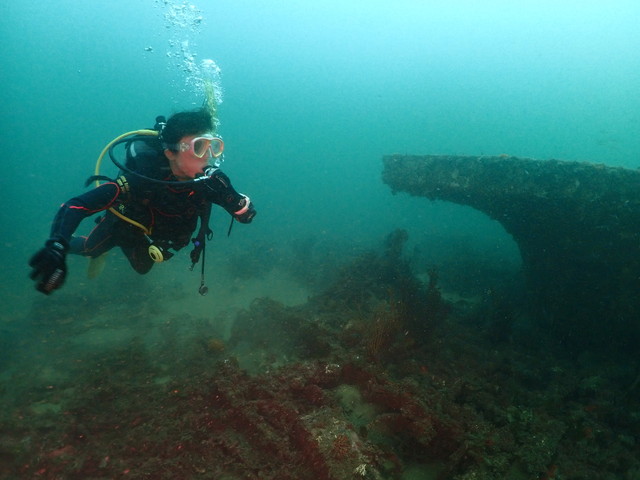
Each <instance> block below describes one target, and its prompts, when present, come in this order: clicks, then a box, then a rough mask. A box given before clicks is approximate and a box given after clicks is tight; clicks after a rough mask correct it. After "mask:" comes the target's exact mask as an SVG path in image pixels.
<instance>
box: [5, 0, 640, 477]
mask: <svg viewBox="0 0 640 480" xmlns="http://www.w3.org/2000/svg"><path fill="white" fill-rule="evenodd" d="M639 24H640V4H638V3H637V2H633V1H624V0H613V1H612V2H607V3H602V2H591V1H585V2H577V1H567V2H551V1H538V2H506V1H498V0H495V1H487V2H471V1H463V0H452V1H449V2H444V1H439V0H434V1H422V2H421V1H417V0H399V1H395V2H383V1H379V0H372V1H360V0H352V1H342V2H339V1H335V0H331V1H322V0H321V1H317V2H294V1H291V0H283V1H274V2H263V1H258V0H246V1H243V0H236V1H231V0H220V1H217V0H206V1H205V0H202V1H200V2H191V1H186V0H185V1H182V2H181V1H178V0H141V1H138V2H126V1H122V0H116V1H112V2H99V3H95V2H80V1H77V0H63V1H58V2H40V1H36V0H24V1H21V2H10V3H9V4H8V5H6V6H5V7H4V13H3V15H2V16H1V18H0V31H1V32H2V38H3V48H2V58H3V60H4V61H3V74H2V78H0V85H2V86H3V88H2V94H1V95H2V102H3V105H4V107H5V114H4V115H2V116H1V117H0V136H1V142H0V144H1V145H3V146H4V152H3V156H2V158H1V159H0V164H1V165H2V167H3V172H4V175H5V180H4V181H3V190H4V198H5V208H4V209H2V212H1V213H0V224H1V225H2V232H3V239H2V244H1V245H2V248H1V249H0V261H1V262H2V267H3V268H2V271H3V273H4V276H5V279H4V281H3V282H0V299H1V300H2V308H1V309H0V312H1V313H0V399H1V401H2V404H3V406H4V408H3V409H2V411H1V412H0V477H1V478H11V479H14V478H15V479H20V478H48V479H71V478H96V479H97V478H139V479H143V478H173V479H175V478H212V479H213V478H215V479H223V478H224V479H258V478H262V479H267V478H274V479H275V478H278V479H284V478H291V479H302V478H318V479H346V478H350V479H351V478H366V479H405V480H408V479H417V478H421V479H448V478H451V479H456V480H470V479H472V478H473V479H492V478H508V479H543V478H544V479H551V478H555V479H563V480H566V479H576V480H577V479H584V478H590V479H634V478H640V461H638V458H640V405H639V403H638V397H639V393H640V358H638V351H637V348H635V349H633V348H627V347H624V348H618V347H619V346H620V345H623V344H625V343H624V342H622V341H621V340H620V339H619V338H613V336H612V337H611V338H608V337H598V338H597V339H593V338H592V339H591V341H590V342H588V343H584V344H583V343H581V342H582V339H583V338H587V337H588V336H589V331H587V332H586V333H585V332H583V331H581V330H582V328H581V327H580V323H579V322H577V323H576V324H575V326H573V325H574V324H572V327H571V328H572V329H574V330H572V331H571V332H569V333H568V334H567V337H566V338H565V337H562V338H560V337H559V336H558V335H557V331H556V330H555V329H554V325H557V322H559V321H561V320H560V319H558V318H555V317H554V315H553V313H552V312H551V310H549V311H546V310H545V309H544V308H539V307H544V305H542V306H540V305H537V308H535V309H532V308H531V298H530V295H529V293H530V292H528V284H527V282H526V279H525V278H524V276H523V272H522V263H523V260H522V257H521V250H520V248H519V246H518V244H517V243H516V241H515V240H514V238H512V237H511V236H510V235H509V234H508V233H507V232H506V231H505V229H504V227H503V226H502V224H501V223H500V222H499V219H492V218H489V217H488V216H487V215H486V214H484V213H482V212H480V211H477V210H474V209H472V208H471V207H468V206H464V205H458V204H454V203H449V202H445V201H439V200H438V201H430V200H428V199H427V198H423V197H419V196H418V197H414V196H409V195H407V194H404V193H397V194H394V192H392V191H391V188H389V186H388V185H386V184H385V183H383V181H382V178H381V173H382V170H383V163H382V158H383V156H384V155H392V154H399V155H427V154H442V155H451V156H467V155H468V156H495V157H500V158H508V157H511V156H513V157H519V158H531V159H537V160H542V161H546V160H551V159H555V160H561V161H570V162H571V161H580V162H589V163H591V164H602V165H606V166H610V167H621V168H625V169H632V170H635V169H638V168H639V167H640V94H639V88H640V55H638V51H639V47H640V30H639V29H638V25H639ZM207 81H209V82H210V83H209V85H213V87H214V89H215V95H216V97H217V99H218V102H219V104H218V113H219V120H220V125H219V127H218V130H217V133H219V134H220V135H221V136H222V138H223V139H224V142H225V161H224V163H223V164H222V169H223V170H224V171H225V172H226V173H227V174H229V176H230V177H231V178H232V179H233V182H234V186H235V187H236V188H237V189H238V190H239V191H240V192H244V193H247V194H248V195H250V196H251V199H252V201H253V202H254V203H255V206H256V208H257V210H258V215H257V216H256V219H255V220H254V222H253V223H252V224H251V225H235V226H234V227H233V230H232V232H231V234H230V235H229V236H227V230H228V228H229V218H228V216H227V215H226V213H224V211H223V210H222V209H218V208H216V207H214V213H213V216H212V226H213V229H214V232H215V234H214V238H213V240H212V242H210V244H209V248H208V249H207V264H206V271H205V276H206V281H207V285H208V286H209V293H208V294H207V295H206V296H201V295H198V286H199V284H200V270H199V268H200V266H199V265H198V267H197V268H195V269H194V271H190V270H189V266H190V265H191V264H190V261H189V255H188V252H187V250H188V248H187V249H184V250H183V251H181V252H179V253H178V254H176V255H175V256H174V257H173V258H172V259H171V260H170V261H169V262H166V263H164V264H161V265H156V266H155V267H154V269H153V270H152V271H151V272H150V273H149V274H148V275H145V276H140V275H138V274H136V273H135V272H133V271H131V269H130V267H129V265H128V263H127V262H126V260H125V259H124V257H123V255H122V254H121V252H120V251H118V250H117V249H114V250H113V251H112V252H110V253H109V255H108V257H107V259H106V265H105V268H104V271H103V272H102V273H101V274H100V275H98V276H97V277H96V278H89V277H88V276H87V266H88V265H87V260H86V259H85V258H81V257H69V258H68V259H67V262H68V268H69V274H68V276H67V280H66V284H65V285H64V287H63V288H62V289H61V290H59V291H56V292H55V293H54V294H53V295H51V296H47V297H45V296H43V295H41V294H40V293H38V292H37V291H36V290H35V289H34V288H33V284H32V282H31V281H30V280H29V278H28V273H29V269H28V265H27V264H28V261H29V258H30V256H31V255H32V254H33V253H34V252H36V251H37V250H38V249H39V248H41V246H42V244H43V243H44V241H45V240H46V239H47V238H48V235H49V229H50V226H51V221H52V219H53V216H54V215H55V213H56V211H57V209H58V208H59V207H60V205H61V204H62V203H63V202H64V201H66V200H68V199H69V198H71V197H73V196H75V195H77V194H79V193H81V192H83V191H85V190H84V189H85V187H84V181H85V180H86V179H87V177H89V176H90V175H91V174H93V171H94V167H95V163H96V159H97V157H98V155H99V153H100V152H101V150H102V149H103V148H104V146H105V145H106V144H107V143H108V142H110V141H111V140H112V139H114V138H115V137H117V136H118V135H121V134H122V133H125V132H128V131H132V130H138V129H143V128H150V127H152V126H153V124H154V122H155V118H156V116H158V115H165V116H167V117H168V116H170V115H171V114H173V113H176V112H179V111H182V110H189V109H195V108H198V107H199V106H201V104H202V102H203V101H204V99H205V91H204V86H205V85H207ZM102 173H104V174H105V175H111V176H114V175H116V174H117V169H116V168H115V167H114V166H113V165H111V164H110V162H108V160H105V162H104V163H103V165H102ZM496 180H499V181H500V183H501V184H504V183H508V179H505V178H500V179H496ZM490 181H491V179H489V182H490ZM639 187H640V184H639ZM89 188H91V187H89ZM513 188H514V189H516V190H517V189H518V188H519V185H518V183H517V182H514V185H513ZM93 225H94V223H93V218H91V219H88V220H86V221H85V222H84V223H83V224H82V225H81V227H80V229H79V233H86V232H88V231H89V230H90V229H91V228H92V226H93ZM638 227H639V228H640V224H639V225H638ZM527 260H530V259H527ZM590 265H591V264H590V262H589V260H588V259H587V260H585V268H589V266H590ZM561 275H562V272H558V276H561ZM612 288H613V287H612ZM629 302H630V305H631V304H634V305H635V303H634V302H635V299H631V298H630V299H629ZM621 311H622V310H621ZM628 311H629V312H633V309H632V308H629V310H628ZM540 312H542V313H540ZM545 312H546V313H545ZM616 315H618V316H623V313H619V314H618V313H617V314H616ZM610 321H611V319H609V318H606V315H604V316H603V318H602V320H601V324H602V325H605V326H606V325H607V324H608V323H609V322H610ZM616 321H618V322H623V324H624V322H628V324H629V327H630V329H631V330H632V331H633V332H636V333H637V331H638V330H640V326H638V324H637V322H638V318H637V317H635V316H634V314H632V313H629V316H628V317H625V318H622V319H621V318H616ZM584 328H585V329H587V330H588V328H589V327H586V326H585V327H584ZM565 333H566V332H565ZM634 335H635V333H634ZM629 338H635V337H633V336H632V335H630V336H629ZM639 338H640V337H639ZM594 345H596V346H595V347H594ZM625 345H626V344H625Z"/></svg>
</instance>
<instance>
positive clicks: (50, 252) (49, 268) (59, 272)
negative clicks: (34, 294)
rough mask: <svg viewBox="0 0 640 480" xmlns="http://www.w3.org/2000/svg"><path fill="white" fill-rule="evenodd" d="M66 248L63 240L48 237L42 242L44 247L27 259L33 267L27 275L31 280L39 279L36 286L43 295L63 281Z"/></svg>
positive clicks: (60, 284)
mask: <svg viewBox="0 0 640 480" xmlns="http://www.w3.org/2000/svg"><path fill="white" fill-rule="evenodd" d="M68 249H69V245H68V244H67V242H65V241H64V240H62V239H57V238H50V239H49V240H47V242H46V243H45V244H44V248H43V249H41V250H40V251H39V252H38V253H36V254H35V255H34V256H33V257H31V260H29V266H30V267H31V268H33V270H32V272H31V274H30V275H29V276H30V277H31V280H36V281H38V279H40V281H39V282H38V284H37V285H36V288H37V289H38V290H39V291H41V292H42V293H44V294H45V295H49V294H50V293H51V292H53V291H54V290H56V289H58V288H60V287H61V286H62V284H63V283H64V279H65V277H66V276H67V263H66V262H65V257H66V256H67V250H68Z"/></svg>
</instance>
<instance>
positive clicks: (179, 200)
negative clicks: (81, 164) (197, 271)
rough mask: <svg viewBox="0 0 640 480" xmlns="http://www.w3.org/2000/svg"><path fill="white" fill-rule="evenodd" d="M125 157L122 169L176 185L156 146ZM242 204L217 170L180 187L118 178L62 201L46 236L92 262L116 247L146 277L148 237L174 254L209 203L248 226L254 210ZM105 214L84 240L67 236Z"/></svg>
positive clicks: (126, 176)
mask: <svg viewBox="0 0 640 480" xmlns="http://www.w3.org/2000/svg"><path fill="white" fill-rule="evenodd" d="M136 150H137V152H136ZM128 155H129V156H130V160H129V163H128V165H134V169H135V171H136V172H138V173H141V174H143V175H145V176H147V177H151V178H155V179H158V180H166V181H177V179H176V177H175V176H174V175H173V174H172V173H171V169H170V167H169V161H168V159H167V158H166V157H165V155H164V153H163V152H162V150H161V149H160V148H159V147H157V146H156V147H155V148H154V147H152V146H150V144H149V142H145V141H139V142H135V143H133V148H131V146H130V148H129V149H128ZM132 159H133V162H132V161H131V160H132ZM246 202H248V198H247V197H245V196H244V195H242V194H240V193H238V192H237V191H236V190H235V189H234V188H233V186H232V185H231V182H230V180H229V177H227V176H226V175H225V174H224V173H223V172H222V171H221V170H219V169H218V170H216V171H215V173H213V174H212V175H211V176H210V177H209V178H207V179H206V180H202V181H198V182H186V183H185V185H184V186H182V185H179V184H178V185H166V184H159V183H155V182H151V181H149V180H145V179H143V178H141V177H139V176H137V175H133V174H130V173H124V174H122V175H121V176H120V177H118V179H117V180H116V181H111V182H107V183H103V184H102V185H100V186H99V187H97V188H94V189H93V190H90V191H88V192H86V193H84V194H82V195H79V196H77V197H74V198H72V199H71V200H69V201H67V202H65V203H64V204H63V205H62V207H61V208H60V210H59V211H58V213H57V215H56V217H55V219H54V221H53V226H52V228H51V237H52V238H62V239H64V240H66V241H67V242H68V243H69V253H75V254H79V255H84V256H89V257H93V258H95V257H98V256H100V255H102V254H103V253H104V252H106V251H108V250H110V249H111V248H113V247H115V246H118V247H120V248H121V249H122V251H123V252H124V254H125V255H126V257H127V258H128V259H129V262H130V263H131V266H132V267H133V268H134V269H135V270H136V271H137V272H138V273H147V272H148V271H149V270H150V269H151V267H152V266H153V263H154V261H153V260H152V259H151V257H150V256H149V253H148V247H149V242H150V240H149V238H151V239H153V241H154V243H156V244H159V245H162V247H163V248H172V249H174V250H179V249H181V248H183V247H185V246H186V245H188V244H189V242H190V240H191V236H192V234H193V232H194V231H195V229H196V228H197V226H198V219H199V218H201V217H203V216H204V218H206V219H207V220H208V212H209V209H210V208H211V204H212V203H215V204H217V205H220V206H221V207H223V208H224V209H225V210H226V211H227V212H229V213H230V214H231V215H232V216H233V217H234V218H236V219H237V220H239V221H240V222H243V223H248V222H250V221H251V220H252V218H253V216H254V215H255V210H253V208H251V209H250V210H247V209H246V208H243V207H245V203H246ZM110 207H113V208H114V209H115V210H117V211H118V212H120V213H121V214H123V215H124V216H126V217H127V218H130V219H132V220H135V221H136V222H138V223H140V224H141V225H143V226H144V227H146V228H147V229H148V231H149V232H150V233H149V236H148V237H149V238H147V237H145V232H144V231H143V230H142V229H141V228H139V227H137V226H135V225H132V224H131V223H129V222H127V221H125V220H123V219H121V218H119V217H118V216H116V215H115V214H114V213H113V212H111V211H109V210H108V209H109V208H110ZM105 210H106V212H105V214H104V215H103V216H102V217H100V219H99V220H97V225H96V227H95V228H94V229H93V230H92V231H91V233H90V234H89V235H88V236H86V237H85V236H81V237H74V236H73V233H74V232H75V230H76V229H77V228H78V225H79V224H80V222H81V221H82V220H83V219H84V218H86V217H88V216H90V215H93V214H95V213H97V212H102V211H105ZM205 221H206V220H205ZM205 227H206V225H205Z"/></svg>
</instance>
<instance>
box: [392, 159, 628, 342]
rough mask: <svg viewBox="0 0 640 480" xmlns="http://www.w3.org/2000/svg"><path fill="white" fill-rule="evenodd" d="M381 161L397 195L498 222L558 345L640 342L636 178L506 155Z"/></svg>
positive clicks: (592, 167) (603, 169)
mask: <svg viewBox="0 0 640 480" xmlns="http://www.w3.org/2000/svg"><path fill="white" fill-rule="evenodd" d="M383 162H384V169H383V174H382V178H383V181H384V182H385V183H386V184H388V185H389V187H390V188H391V189H392V191H393V192H394V193H395V192H407V193H409V194H410V195H415V196H422V197H426V198H428V199H431V200H445V201H450V202H454V203H458V204H463V205H468V206H471V207H473V208H475V209H477V210H480V211H482V212H484V213H485V214H486V215H488V216H489V217H491V218H492V219H495V220H497V221H498V222H500V223H501V224H502V225H503V227H504V229H505V230H506V231H507V232H508V233H509V234H511V235H512V236H513V238H514V240H515V241H516V243H517V244H518V246H519V249H520V252H521V255H522V261H523V269H524V276H525V279H526V284H527V290H528V293H529V298H530V299H531V306H532V307H533V308H534V309H535V310H536V312H537V313H538V318H540V321H546V322H548V323H549V324H550V326H552V327H554V328H555V329H556V330H557V331H558V333H559V334H560V335H561V337H562V338H563V339H564V340H570V339H573V340H577V341H579V342H583V343H584V344H589V345H591V344H593V343H594V341H595V342H597V341H607V339H608V338H609V336H615V339H613V340H612V341H621V339H624V340H622V341H626V342H632V341H633V342H635V341H637V340H638V339H639V338H640V335H638V330H640V328H639V327H638V323H640V320H639V319H640V171H638V170H631V169H626V168H614V167H608V166H604V165H596V164H590V163H586V162H565V161H558V160H544V161H540V160H532V159H526V158H517V157H511V156H498V157H487V156H449V155H423V156H414V155H388V156H385V157H384V158H383ZM602 335H606V337H603V336H602ZM589 340H591V341H589Z"/></svg>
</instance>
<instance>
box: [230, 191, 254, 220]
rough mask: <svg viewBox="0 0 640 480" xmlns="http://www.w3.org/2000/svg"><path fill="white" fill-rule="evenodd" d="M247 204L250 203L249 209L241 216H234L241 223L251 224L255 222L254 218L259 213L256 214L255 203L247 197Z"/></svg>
mask: <svg viewBox="0 0 640 480" xmlns="http://www.w3.org/2000/svg"><path fill="white" fill-rule="evenodd" d="M245 202H249V206H248V207H247V209H246V210H245V211H244V212H242V213H241V214H238V215H234V217H235V219H236V220H238V221H239V222H240V223H251V220H253V217H255V216H256V213H258V212H256V209H255V208H253V202H251V200H249V197H245Z"/></svg>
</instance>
